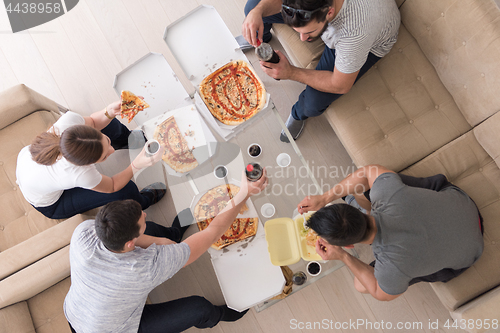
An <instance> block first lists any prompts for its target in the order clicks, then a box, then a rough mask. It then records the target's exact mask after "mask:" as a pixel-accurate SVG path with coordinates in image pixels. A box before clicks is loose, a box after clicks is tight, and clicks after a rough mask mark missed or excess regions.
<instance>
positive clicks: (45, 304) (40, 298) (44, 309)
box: [28, 277, 71, 333]
mask: <svg viewBox="0 0 500 333" xmlns="http://www.w3.org/2000/svg"><path fill="white" fill-rule="evenodd" d="M70 286H71V280H70V278H69V277H68V278H66V279H64V280H62V281H61V282H59V283H57V284H55V285H54V286H52V287H50V288H48V289H47V290H44V291H43V292H41V293H40V294H38V295H36V296H34V297H32V298H30V299H29V300H28V307H29V309H30V312H31V318H32V319H33V325H34V326H35V329H36V332H37V333H53V332H57V333H66V332H67V333H70V332H71V330H70V328H69V325H68V321H67V320H66V317H65V316H64V311H63V304H64V298H65V297H66V294H67V293H68V291H69V287H70Z"/></svg>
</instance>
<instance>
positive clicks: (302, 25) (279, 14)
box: [242, 0, 401, 142]
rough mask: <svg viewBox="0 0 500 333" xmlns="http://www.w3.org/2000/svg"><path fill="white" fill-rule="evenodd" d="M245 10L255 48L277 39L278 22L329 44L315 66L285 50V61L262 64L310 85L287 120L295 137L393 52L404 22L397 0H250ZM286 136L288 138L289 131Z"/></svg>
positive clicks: (281, 76)
mask: <svg viewBox="0 0 500 333" xmlns="http://www.w3.org/2000/svg"><path fill="white" fill-rule="evenodd" d="M245 14H246V18H245V21H244V22H243V28H242V31H243V37H245V39H246V40H247V41H248V42H249V43H250V44H251V45H253V46H257V44H258V41H264V42H268V41H269V40H270V39H271V37H272V35H271V32H270V29H271V27H272V24H273V23H286V24H288V25H290V26H291V27H292V28H293V29H294V30H295V31H297V32H298V33H299V34H300V39H301V40H302V41H304V42H312V41H314V40H316V39H318V38H321V39H322V40H323V41H324V42H325V44H326V45H325V49H324V51H323V54H322V57H321V59H320V61H319V63H318V66H317V67H316V69H315V70H312V69H305V68H298V67H295V66H292V65H291V64H290V63H289V61H288V60H287V59H286V57H285V56H284V55H283V53H281V52H279V51H276V52H277V53H278V55H279V57H280V61H279V63H277V64H272V63H268V62H261V67H262V69H263V70H264V72H265V73H266V74H268V75H269V76H271V77H273V78H275V79H288V80H294V81H298V82H301V83H304V84H306V85H307V87H306V89H305V90H304V91H303V92H302V93H301V94H300V96H299V100H298V101H297V103H295V105H294V106H293V107H292V111H291V114H290V116H289V117H288V120H287V122H286V125H287V128H288V130H289V131H290V133H291V134H292V136H293V138H294V139H295V140H296V139H297V138H298V137H299V135H300V133H301V132H302V130H303V129H304V125H305V120H306V119H307V118H309V117H316V116H319V115H321V114H322V113H323V112H324V111H325V110H326V108H327V107H328V106H329V105H330V104H331V103H332V102H333V101H335V100H336V99H337V98H339V97H340V96H342V95H343V94H345V93H347V92H348V91H349V90H350V89H351V87H352V86H353V84H354V83H355V82H356V80H357V79H359V78H360V77H361V76H362V75H363V74H364V73H366V71H368V69H370V68H371V67H372V66H373V65H374V64H375V63H376V62H377V61H378V60H380V59H381V58H382V57H383V56H385V55H386V54H387V53H389V51H390V50H391V48H392V46H393V45H394V43H395V42H396V39H397V36H398V31H399V25H400V21H401V19H400V14H399V10H398V8H397V6H396V3H395V1H394V0H248V2H247V4H246V6H245ZM280 139H281V141H283V142H288V139H287V137H286V135H285V134H284V132H282V133H281V137H280Z"/></svg>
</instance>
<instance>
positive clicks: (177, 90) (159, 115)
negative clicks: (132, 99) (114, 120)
mask: <svg viewBox="0 0 500 333" xmlns="http://www.w3.org/2000/svg"><path fill="white" fill-rule="evenodd" d="M113 88H114V89H115V91H116V94H117V95H118V96H120V94H121V91H122V90H129V91H132V92H133V93H134V94H135V95H137V96H142V97H144V100H145V101H146V102H147V103H148V104H149V106H150V107H149V108H146V109H144V111H142V112H139V113H138V114H137V115H136V116H135V118H134V120H133V121H134V122H135V124H137V125H138V127H139V128H141V129H142V131H143V132H144V134H145V136H146V138H147V139H148V140H151V139H153V135H154V132H155V129H156V127H157V126H158V125H159V124H161V123H162V122H163V121H164V120H166V119H168V118H169V117H170V116H174V118H175V120H176V123H177V125H178V127H179V130H180V132H181V133H186V135H184V139H185V140H186V141H187V143H188V146H189V147H192V148H193V155H194V157H195V158H196V160H197V161H198V164H199V165H202V164H203V163H205V162H206V161H208V160H209V159H210V157H211V156H212V155H213V154H214V151H213V150H212V149H211V147H212V146H213V145H212V144H211V143H214V142H217V140H216V139H215V137H214V135H213V134H212V132H211V131H210V129H209V128H208V126H207V124H206V122H205V120H204V119H203V118H202V117H201V116H200V113H199V111H198V109H197V106H196V105H195V103H194V101H193V100H192V99H191V97H190V96H189V94H188V93H187V91H186V90H185V89H184V87H183V85H182V84H181V82H180V81H179V79H178V78H177V76H176V75H175V73H174V71H173V70H172V68H171V67H170V65H169V63H168V62H167V60H166V59H165V57H164V56H163V55H162V54H160V53H154V52H151V53H148V54H146V55H145V56H144V57H142V58H141V59H139V60H137V61H136V62H134V63H133V64H132V65H130V66H128V67H127V68H125V69H124V70H122V71H121V72H120V73H118V74H117V75H116V76H115V80H114V83H113ZM188 133H189V135H188ZM162 162H163V165H164V167H165V170H166V171H167V172H168V174H169V175H173V176H177V177H181V176H183V175H185V174H187V173H188V172H184V173H181V172H177V171H175V170H173V169H172V168H171V167H170V166H168V165H167V163H165V162H164V161H162Z"/></svg>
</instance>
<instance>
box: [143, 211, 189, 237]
mask: <svg viewBox="0 0 500 333" xmlns="http://www.w3.org/2000/svg"><path fill="white" fill-rule="evenodd" d="M193 220H194V217H193V214H191V210H190V209H189V208H186V209H184V210H183V211H181V212H180V213H179V214H177V216H176V217H175V219H174V222H173V223H172V226H171V227H170V228H167V227H164V226H162V225H160V224H157V223H154V222H150V221H146V230H145V231H144V234H146V235H149V236H155V237H165V238H168V239H170V240H173V241H174V242H176V243H180V241H181V240H182V236H183V235H184V232H186V230H187V229H188V228H189V226H190V223H191V222H193ZM181 225H185V226H184V227H181Z"/></svg>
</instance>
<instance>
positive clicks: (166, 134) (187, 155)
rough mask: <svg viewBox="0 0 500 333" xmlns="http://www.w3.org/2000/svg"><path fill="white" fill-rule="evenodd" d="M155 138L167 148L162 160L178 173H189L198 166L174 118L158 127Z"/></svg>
mask: <svg viewBox="0 0 500 333" xmlns="http://www.w3.org/2000/svg"><path fill="white" fill-rule="evenodd" d="M154 138H155V140H157V141H158V142H159V143H160V145H162V146H164V147H165V151H164V152H163V157H162V159H163V160H164V161H165V163H167V164H168V165H169V166H170V167H171V168H172V169H173V170H175V171H176V172H188V171H191V170H193V169H194V168H196V167H197V166H198V161H197V160H196V158H195V157H194V155H193V153H192V151H191V150H190V149H189V147H188V144H187V141H186V139H184V136H183V135H182V133H181V131H180V130H179V127H178V126H177V123H176V122H175V118H174V116H172V117H170V118H168V119H167V120H165V121H164V122H162V123H161V124H160V125H158V126H157V127H156V130H155V133H154Z"/></svg>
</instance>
